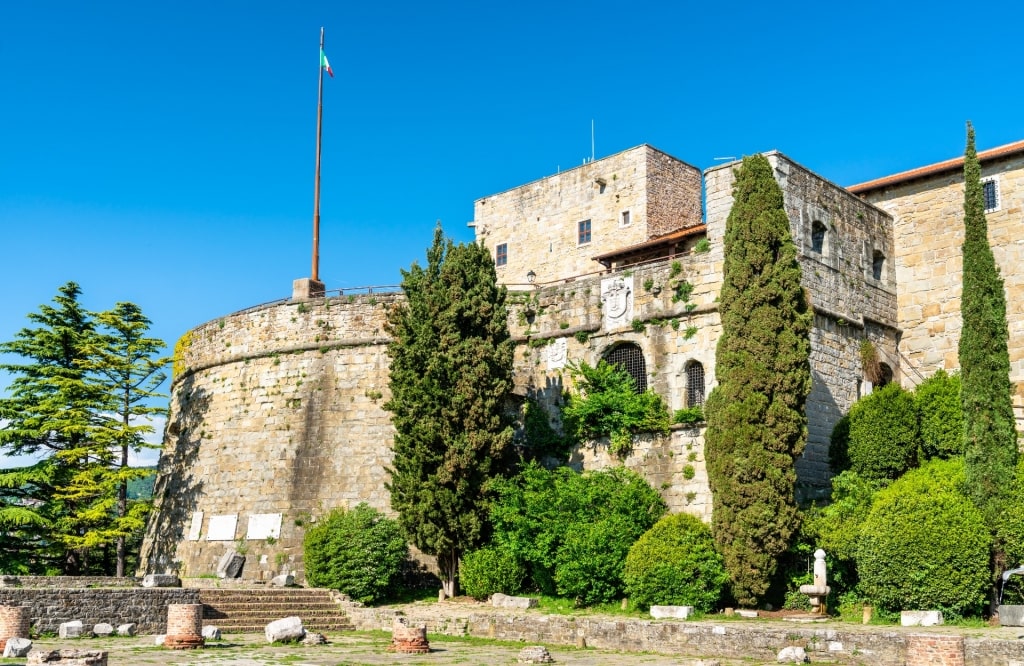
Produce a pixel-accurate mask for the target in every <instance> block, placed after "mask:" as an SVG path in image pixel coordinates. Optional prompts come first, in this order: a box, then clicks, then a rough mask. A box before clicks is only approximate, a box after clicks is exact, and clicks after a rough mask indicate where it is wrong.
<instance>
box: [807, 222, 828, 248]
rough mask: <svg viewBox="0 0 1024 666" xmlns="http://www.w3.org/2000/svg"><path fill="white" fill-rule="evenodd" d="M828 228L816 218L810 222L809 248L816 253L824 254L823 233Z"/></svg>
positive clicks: (825, 232)
mask: <svg viewBox="0 0 1024 666" xmlns="http://www.w3.org/2000/svg"><path fill="white" fill-rule="evenodd" d="M827 233H828V229H826V228H825V225H824V224H823V223H821V222H819V221H818V220H815V221H814V223H813V224H811V250H812V251H813V252H817V253H818V254H825V235H826V234H827Z"/></svg>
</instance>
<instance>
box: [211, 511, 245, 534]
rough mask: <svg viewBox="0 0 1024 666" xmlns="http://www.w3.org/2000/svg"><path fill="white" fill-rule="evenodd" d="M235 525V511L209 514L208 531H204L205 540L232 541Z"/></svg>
mask: <svg viewBox="0 0 1024 666" xmlns="http://www.w3.org/2000/svg"><path fill="white" fill-rule="evenodd" d="M237 525H238V514H237V513H229V514H226V515H223V516H210V531H209V532H207V533H206V540H207V541H234V540H235V527H236V526H237Z"/></svg>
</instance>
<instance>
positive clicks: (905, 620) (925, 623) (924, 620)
mask: <svg viewBox="0 0 1024 666" xmlns="http://www.w3.org/2000/svg"><path fill="white" fill-rule="evenodd" d="M942 623H943V621H942V611H901V612H900V624H901V625H902V626H904V627H934V626H937V625H940V624H942Z"/></svg>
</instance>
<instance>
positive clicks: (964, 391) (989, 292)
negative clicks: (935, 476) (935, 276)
mask: <svg viewBox="0 0 1024 666" xmlns="http://www.w3.org/2000/svg"><path fill="white" fill-rule="evenodd" d="M963 262H964V268H963V296H962V299H961V302H960V313H961V316H962V317H963V327H962V328H961V334H960V349H959V356H960V377H961V390H960V399H961V404H962V406H963V416H964V451H965V454H966V459H967V469H966V484H967V492H968V493H969V495H970V497H971V499H972V501H973V502H974V504H975V505H976V506H977V507H978V508H979V509H981V512H982V514H983V515H984V516H985V520H986V522H987V524H988V526H989V528H990V529H992V530H995V529H996V527H997V524H998V519H999V514H1000V508H1001V506H1002V504H1003V502H1004V500H1005V499H1006V497H1007V494H1008V493H1009V491H1010V489H1011V488H1012V485H1013V479H1014V468H1015V467H1016V464H1017V432H1016V428H1015V423H1014V416H1013V405H1012V402H1011V395H1012V390H1013V389H1012V386H1011V383H1010V359H1009V354H1008V352H1007V340H1008V332H1007V326H1006V296H1005V293H1004V292H1003V280H1002V278H1001V277H1000V275H999V268H998V267H997V266H996V262H995V258H994V257H993V256H992V248H991V247H989V244H988V224H987V222H986V220H985V195H984V189H983V187H982V184H981V166H980V165H979V163H978V154H977V152H976V151H975V148H974V127H973V126H971V124H970V123H967V150H966V152H965V154H964V244H963Z"/></svg>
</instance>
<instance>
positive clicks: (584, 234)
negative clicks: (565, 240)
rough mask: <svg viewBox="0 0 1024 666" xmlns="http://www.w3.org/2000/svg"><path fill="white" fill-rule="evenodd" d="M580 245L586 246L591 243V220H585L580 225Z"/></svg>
mask: <svg viewBox="0 0 1024 666" xmlns="http://www.w3.org/2000/svg"><path fill="white" fill-rule="evenodd" d="M578 238H579V241H578V242H579V244H580V245H585V244H587V243H589V242H590V220H583V221H582V222H580V224H579V236H578Z"/></svg>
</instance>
